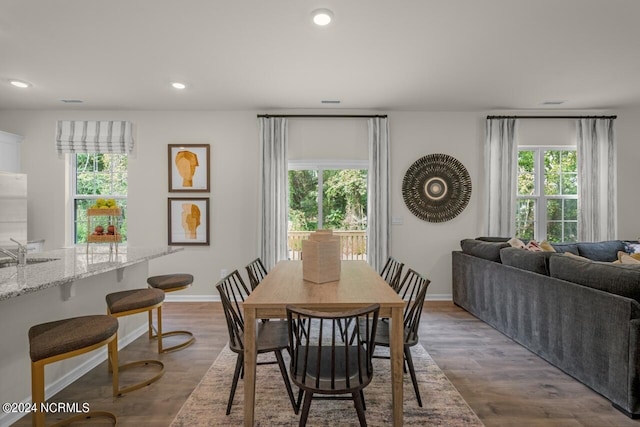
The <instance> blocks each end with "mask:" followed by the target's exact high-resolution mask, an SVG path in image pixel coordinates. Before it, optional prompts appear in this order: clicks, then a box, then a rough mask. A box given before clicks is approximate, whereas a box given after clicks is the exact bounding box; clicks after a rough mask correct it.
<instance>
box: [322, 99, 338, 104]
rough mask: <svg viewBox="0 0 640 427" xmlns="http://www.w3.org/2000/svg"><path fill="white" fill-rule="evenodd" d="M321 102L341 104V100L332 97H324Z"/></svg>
mask: <svg viewBox="0 0 640 427" xmlns="http://www.w3.org/2000/svg"><path fill="white" fill-rule="evenodd" d="M320 102H321V103H323V104H340V101H337V100H330V99H323V100H322V101H320Z"/></svg>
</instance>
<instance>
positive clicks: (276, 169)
mask: <svg viewBox="0 0 640 427" xmlns="http://www.w3.org/2000/svg"><path fill="white" fill-rule="evenodd" d="M258 122H259V124H260V151H261V153H262V154H261V155H262V158H261V176H260V183H261V186H260V187H261V188H260V191H261V199H260V201H261V202H260V212H261V220H260V235H261V237H260V257H261V258H262V261H263V262H264V265H265V266H266V267H267V270H269V269H271V268H272V267H273V266H274V265H275V264H276V263H277V262H278V261H280V260H283V259H287V222H288V218H289V213H288V204H287V190H288V188H287V119H286V118H284V117H260V118H258Z"/></svg>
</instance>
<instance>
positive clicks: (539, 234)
mask: <svg viewBox="0 0 640 427" xmlns="http://www.w3.org/2000/svg"><path fill="white" fill-rule="evenodd" d="M520 151H533V152H534V159H533V168H534V169H533V175H534V194H531V195H520V194H518V179H519V174H518V173H517V168H516V215H517V204H518V201H519V200H527V199H529V200H530V199H533V200H534V201H535V202H534V203H535V214H534V227H533V238H534V239H535V240H536V241H543V240H547V237H548V235H547V233H548V229H547V222H549V220H548V218H547V201H549V200H577V201H578V202H577V203H578V204H579V203H580V202H579V189H578V190H577V191H576V194H575V195H574V194H559V195H556V194H554V195H546V194H544V154H545V152H547V151H575V152H576V154H577V146H576V145H519V146H518V155H519V153H520ZM576 175H577V171H576ZM561 179H562V178H561ZM578 185H579V184H578ZM516 218H517V216H516ZM516 218H514V221H515V220H516ZM555 222H560V223H567V222H573V221H572V220H565V219H564V218H563V219H561V220H560V221H555ZM576 223H577V218H576ZM516 231H517V230H516ZM562 241H563V242H564V241H566V240H565V238H564V227H563V228H562Z"/></svg>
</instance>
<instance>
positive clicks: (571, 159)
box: [562, 150, 578, 172]
mask: <svg viewBox="0 0 640 427" xmlns="http://www.w3.org/2000/svg"><path fill="white" fill-rule="evenodd" d="M562 171H563V172H578V160H577V154H576V151H575V150H567V151H563V152H562Z"/></svg>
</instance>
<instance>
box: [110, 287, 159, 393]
mask: <svg viewBox="0 0 640 427" xmlns="http://www.w3.org/2000/svg"><path fill="white" fill-rule="evenodd" d="M106 300H107V314H109V315H111V316H113V317H123V316H129V315H132V314H137V313H143V312H145V311H148V312H151V311H152V310H153V309H154V308H155V309H156V310H157V311H158V317H160V313H161V312H162V303H163V301H164V292H162V291H160V290H158V289H153V288H145V289H133V290H128V291H120V292H113V293H111V294H108V295H107V296H106ZM158 334H159V335H160V336H162V324H161V323H158ZM158 350H160V345H158ZM109 361H110V363H109V370H113V372H114V373H115V372H116V371H117V370H120V371H124V370H126V369H129V368H133V367H136V366H144V365H156V366H159V367H160V371H159V372H158V373H157V374H156V375H155V376H153V377H151V378H149V379H147V380H144V381H140V382H138V383H136V384H133V385H130V386H128V387H123V388H120V387H119V383H118V377H117V376H116V375H115V374H114V383H113V396H114V397H115V396H120V395H122V394H124V393H129V392H130V391H134V390H137V389H139V388H142V387H144V386H147V385H149V384H151V383H153V382H155V381H157V380H159V379H160V377H161V376H162V375H163V374H164V363H162V362H161V361H159V360H153V359H147V360H138V361H135V362H129V363H126V364H124V365H120V366H118V361H117V359H113V358H110V359H109Z"/></svg>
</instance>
